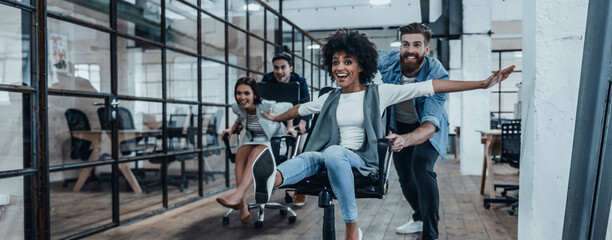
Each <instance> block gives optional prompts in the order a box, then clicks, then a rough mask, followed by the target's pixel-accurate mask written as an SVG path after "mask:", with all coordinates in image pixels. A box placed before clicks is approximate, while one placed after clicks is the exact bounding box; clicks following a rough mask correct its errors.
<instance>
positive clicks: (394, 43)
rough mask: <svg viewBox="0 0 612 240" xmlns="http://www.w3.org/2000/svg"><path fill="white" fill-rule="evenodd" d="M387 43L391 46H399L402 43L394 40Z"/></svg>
mask: <svg viewBox="0 0 612 240" xmlns="http://www.w3.org/2000/svg"><path fill="white" fill-rule="evenodd" d="M389 45H390V46H391V47H399V46H401V45H402V43H401V42H399V41H395V42H392V43H391V44H389Z"/></svg>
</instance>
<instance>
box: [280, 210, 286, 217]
mask: <svg viewBox="0 0 612 240" xmlns="http://www.w3.org/2000/svg"><path fill="white" fill-rule="evenodd" d="M280 215H281V216H283V217H284V216H287V209H281V210H280Z"/></svg>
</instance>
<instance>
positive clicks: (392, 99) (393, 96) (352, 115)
mask: <svg viewBox="0 0 612 240" xmlns="http://www.w3.org/2000/svg"><path fill="white" fill-rule="evenodd" d="M434 94H435V92H434V89H433V84H432V81H431V80H430V81H424V82H419V83H412V84H407V85H395V84H380V85H379V86H378V99H379V103H380V106H379V109H381V112H380V114H381V117H382V114H383V111H382V110H383V109H385V108H387V107H388V106H391V105H393V104H397V103H399V102H403V101H406V100H410V99H413V98H416V97H422V96H425V97H429V96H432V95H434ZM345 95H347V96H345ZM364 95H365V90H364V91H359V92H355V93H345V94H342V95H341V96H340V99H339V101H338V109H337V110H336V118H337V121H338V127H339V128H340V145H341V146H343V147H346V148H350V149H358V148H359V147H361V145H362V144H363V139H364V133H363V121H364V119H363V99H364V97H365V96H364ZM328 96H329V94H324V95H322V96H321V97H319V98H317V99H315V100H313V101H312V102H307V103H304V104H302V105H300V108H298V113H299V114H300V115H301V116H305V115H310V114H313V113H319V112H320V111H321V108H323V104H325V100H327V97H328ZM359 119H360V120H359ZM357 128H358V129H359V132H360V133H356V132H357V130H356V129H357ZM343 132H347V133H348V135H346V134H347V133H344V134H345V135H343ZM355 146H357V147H355Z"/></svg>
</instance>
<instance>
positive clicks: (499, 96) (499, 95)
mask: <svg viewBox="0 0 612 240" xmlns="http://www.w3.org/2000/svg"><path fill="white" fill-rule="evenodd" d="M522 51H523V50H522V49H504V50H493V51H491V52H492V53H494V54H497V65H498V66H497V69H494V70H493V71H491V72H492V73H494V72H496V71H499V70H501V69H502V68H503V67H506V66H503V65H502V53H505V52H522ZM514 72H517V73H520V72H523V71H522V70H515V71H514ZM502 84H503V82H502V83H500V84H497V89H492V91H491V94H492V95H497V99H498V100H497V111H491V114H494V113H497V121H499V122H501V120H502V117H501V114H502V113H514V111H502V94H518V91H502V90H501V89H502ZM491 120H493V119H491Z"/></svg>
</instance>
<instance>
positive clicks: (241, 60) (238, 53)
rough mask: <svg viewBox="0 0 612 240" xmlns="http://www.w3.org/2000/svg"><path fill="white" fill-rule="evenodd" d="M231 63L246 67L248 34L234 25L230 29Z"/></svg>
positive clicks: (229, 49) (229, 47)
mask: <svg viewBox="0 0 612 240" xmlns="http://www.w3.org/2000/svg"><path fill="white" fill-rule="evenodd" d="M228 31H229V32H228V51H229V56H228V57H229V63H231V64H235V65H238V66H242V67H246V50H247V49H246V38H247V34H246V33H244V32H241V31H238V30H237V29H235V28H233V27H229V29H228Z"/></svg>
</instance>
